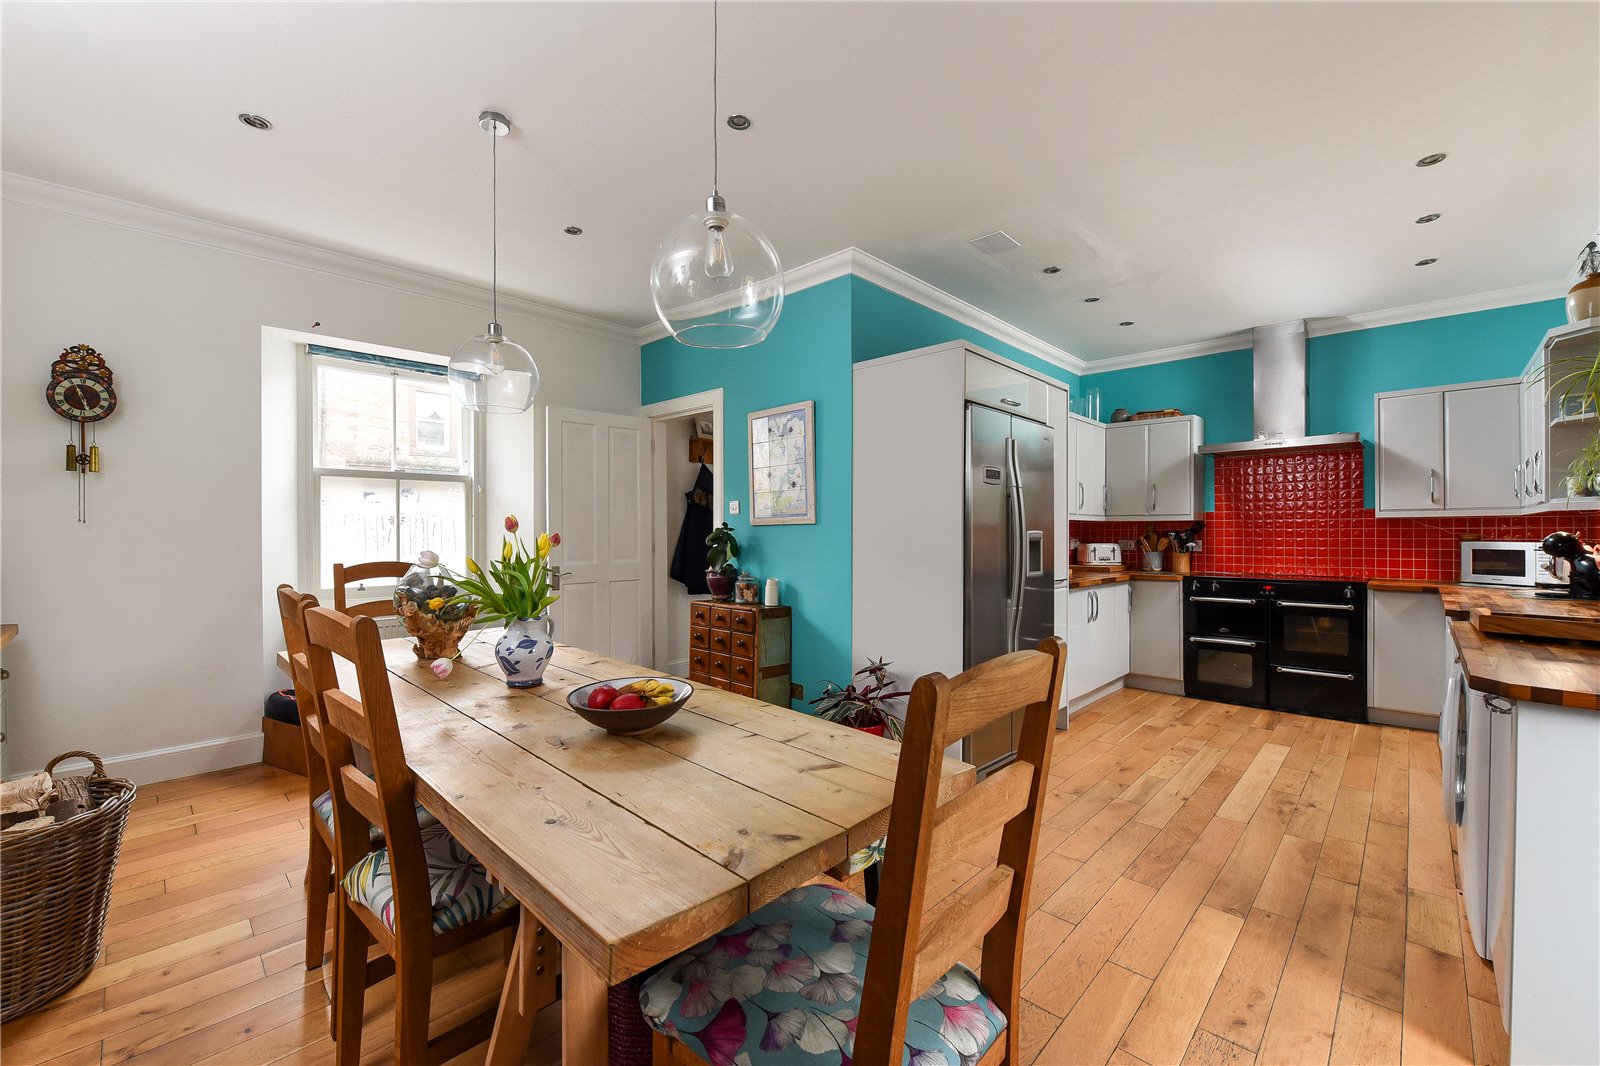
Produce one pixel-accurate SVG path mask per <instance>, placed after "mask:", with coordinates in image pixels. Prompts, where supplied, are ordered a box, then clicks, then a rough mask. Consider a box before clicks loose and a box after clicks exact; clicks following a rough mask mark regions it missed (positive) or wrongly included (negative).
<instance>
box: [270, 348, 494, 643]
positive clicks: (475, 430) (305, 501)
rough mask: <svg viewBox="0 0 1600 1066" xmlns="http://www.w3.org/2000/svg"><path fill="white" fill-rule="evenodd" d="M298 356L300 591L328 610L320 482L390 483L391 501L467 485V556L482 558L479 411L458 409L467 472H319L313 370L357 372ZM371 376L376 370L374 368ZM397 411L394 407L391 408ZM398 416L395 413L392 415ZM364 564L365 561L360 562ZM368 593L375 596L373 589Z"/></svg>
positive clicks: (347, 364)
mask: <svg viewBox="0 0 1600 1066" xmlns="http://www.w3.org/2000/svg"><path fill="white" fill-rule="evenodd" d="M347 350H348V351H354V352H357V353H358V354H363V355H367V354H371V355H379V354H383V355H388V353H378V352H362V351H361V350H360V349H357V348H349V349H347ZM300 351H301V355H302V356H303V358H302V360H301V363H300V369H301V373H300V375H299V377H300V381H299V386H300V387H299V392H300V405H299V406H300V418H299V423H300V424H299V427H298V430H299V432H298V437H297V440H298V445H299V449H300V454H301V458H300V462H299V463H298V466H299V469H300V479H299V480H300V537H301V539H300V543H301V546H302V550H301V551H300V553H299V554H300V587H301V588H303V589H308V590H310V591H311V593H312V595H314V596H316V597H317V599H318V601H319V602H321V603H323V604H325V605H327V606H330V607H331V606H332V605H333V589H332V588H331V587H324V586H323V584H322V493H321V487H322V479H323V478H324V477H359V478H370V479H374V480H381V481H392V482H394V484H395V496H396V499H397V500H398V498H399V492H400V489H399V486H400V483H401V482H405V481H435V482H453V483H456V484H464V485H466V486H467V536H466V542H467V553H468V554H469V555H472V556H473V557H475V558H481V557H482V555H483V543H484V540H483V538H484V537H485V536H486V535H487V534H486V532H485V529H484V523H483V508H484V498H485V477H484V474H485V459H486V457H487V451H488V449H487V447H486V442H485V437H486V436H487V429H488V419H487V418H486V417H485V416H484V414H483V412H481V411H469V410H466V409H465V408H462V409H461V413H462V420H463V425H465V426H470V427H471V430H470V432H471V435H472V443H471V448H470V449H469V452H470V455H471V462H472V473H471V474H470V475H465V474H444V473H433V472H422V471H406V470H371V469H362V468H356V467H321V466H318V465H317V439H316V434H317V368H318V367H319V366H332V367H335V368H339V369H352V368H356V367H361V365H362V364H361V363H359V362H357V361H355V360H349V359H341V358H339V357H338V356H332V355H322V354H319V353H316V352H313V351H311V350H310V347H309V346H307V345H304V344H302V345H301V346H300ZM402 357H403V358H405V359H406V360H408V361H410V362H415V363H420V364H425V365H431V366H443V365H444V363H445V361H444V360H442V359H439V358H437V357H433V356H427V355H423V354H421V353H415V352H405V353H403V356H402ZM384 369H386V370H387V371H388V373H389V375H390V376H391V378H399V377H402V376H406V377H416V378H423V379H427V378H434V377H436V376H437V375H433V374H427V373H425V372H421V371H408V370H406V369H405V368H403V367H394V366H390V367H386V368H384ZM373 372H376V368H373ZM395 407H396V408H398V404H395ZM395 414H396V416H398V410H396V412H395ZM360 561H366V560H360ZM373 591H380V590H379V589H374V590H373ZM392 621H393V619H380V620H379V622H380V624H384V623H385V622H392Z"/></svg>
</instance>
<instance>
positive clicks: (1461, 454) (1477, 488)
mask: <svg viewBox="0 0 1600 1066" xmlns="http://www.w3.org/2000/svg"><path fill="white" fill-rule="evenodd" d="M1520 389H1521V386H1520V385H1519V384H1518V383H1517V382H1515V381H1506V382H1502V383H1501V384H1499V385H1484V386H1482V387H1480V388H1474V389H1448V390H1446V392H1445V394H1444V504H1445V509H1446V510H1450V511H1473V512H1475V513H1480V514H1481V513H1483V512H1487V511H1510V510H1515V509H1516V508H1518V507H1519V506H1521V502H1522V501H1521V500H1520V499H1518V497H1517V481H1516V479H1515V478H1514V477H1513V473H1514V467H1515V463H1516V459H1517V456H1518V455H1519V454H1520V450H1521V442H1522V415H1521V406H1522V404H1521V397H1520V395H1519V392H1520Z"/></svg>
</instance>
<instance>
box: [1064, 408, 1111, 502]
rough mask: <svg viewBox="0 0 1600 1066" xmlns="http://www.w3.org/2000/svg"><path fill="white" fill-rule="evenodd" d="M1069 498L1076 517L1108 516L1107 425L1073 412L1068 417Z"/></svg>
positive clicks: (1068, 500)
mask: <svg viewBox="0 0 1600 1066" xmlns="http://www.w3.org/2000/svg"><path fill="white" fill-rule="evenodd" d="M1067 432H1068V453H1069V454H1068V466H1067V469H1068V471H1069V475H1068V479H1067V502H1068V506H1069V507H1070V508H1071V512H1072V519H1073V521H1077V522H1098V521H1101V520H1102V519H1104V518H1105V516H1106V502H1107V501H1106V427H1105V426H1104V425H1102V424H1101V423H1099V422H1096V421H1094V420H1093V419H1089V418H1084V417H1082V416H1081V415H1073V416H1071V418H1070V419H1069V421H1068V431H1067Z"/></svg>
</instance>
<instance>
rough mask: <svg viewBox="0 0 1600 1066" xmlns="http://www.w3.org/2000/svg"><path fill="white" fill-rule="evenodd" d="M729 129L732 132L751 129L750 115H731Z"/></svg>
mask: <svg viewBox="0 0 1600 1066" xmlns="http://www.w3.org/2000/svg"><path fill="white" fill-rule="evenodd" d="M728 128H729V129H730V130H747V129H749V128H750V116H749V115H729V116H728Z"/></svg>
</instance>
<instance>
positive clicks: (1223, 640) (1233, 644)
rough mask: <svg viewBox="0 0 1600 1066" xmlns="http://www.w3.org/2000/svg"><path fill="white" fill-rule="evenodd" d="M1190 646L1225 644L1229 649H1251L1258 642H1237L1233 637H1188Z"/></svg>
mask: <svg viewBox="0 0 1600 1066" xmlns="http://www.w3.org/2000/svg"><path fill="white" fill-rule="evenodd" d="M1189 643H1190V644H1226V645H1228V646H1229V647H1230V648H1253V647H1255V646H1256V644H1257V643H1258V641H1254V640H1239V639H1237V638H1234V637H1190V638H1189Z"/></svg>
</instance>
